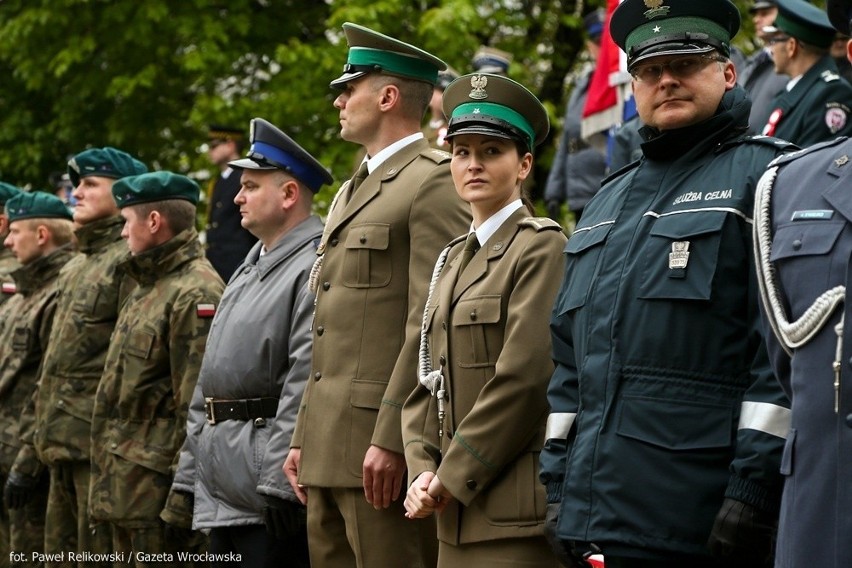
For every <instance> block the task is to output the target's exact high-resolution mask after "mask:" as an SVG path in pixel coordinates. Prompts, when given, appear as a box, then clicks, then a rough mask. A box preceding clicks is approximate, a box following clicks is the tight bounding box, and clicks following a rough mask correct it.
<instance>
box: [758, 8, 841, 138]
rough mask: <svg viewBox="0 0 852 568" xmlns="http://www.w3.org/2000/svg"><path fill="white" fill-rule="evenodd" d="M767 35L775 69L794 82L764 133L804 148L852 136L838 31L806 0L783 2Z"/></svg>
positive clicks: (777, 103) (781, 96) (774, 105)
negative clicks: (835, 54) (835, 53)
mask: <svg viewBox="0 0 852 568" xmlns="http://www.w3.org/2000/svg"><path fill="white" fill-rule="evenodd" d="M764 32H765V33H766V34H767V42H768V43H769V47H770V49H771V50H772V59H773V60H774V61H775V71H776V72H778V73H784V74H786V75H789V76H790V77H792V79H790V81H789V82H788V83H787V87H786V89H785V90H783V91H782V92H781V93H780V94H779V95H778V96H777V97H776V98H775V100H774V101H773V102H772V104H771V107H772V111H771V113H770V114H769V118H768V119H767V122H766V126H764V128H763V133H764V134H766V135H768V136H776V137H778V138H783V139H785V140H789V141H790V142H793V143H794V144H797V145H799V146H801V147H802V148H804V147H806V146H810V145H811V144H816V143H817V142H823V141H826V140H832V139H834V138H836V137H837V136H848V135H850V134H852V120H850V119H852V86H850V85H849V83H847V82H846V81H845V80H844V79H843V78H842V77H841V76H840V73H839V72H838V70H837V65H836V64H835V63H834V60H833V59H832V58H831V54H830V53H829V48H830V47H831V44H832V42H833V41H834V36H835V35H836V34H837V32H836V31H835V29H834V28H833V27H832V26H831V22H829V21H828V16H826V15H825V12H823V11H822V10H820V9H819V8H817V7H816V6H814V5H812V4H810V3H809V2H807V1H806V0H778V15H777V16H776V17H775V23H774V24H773V25H772V26H770V27H767V28H765V29H764Z"/></svg>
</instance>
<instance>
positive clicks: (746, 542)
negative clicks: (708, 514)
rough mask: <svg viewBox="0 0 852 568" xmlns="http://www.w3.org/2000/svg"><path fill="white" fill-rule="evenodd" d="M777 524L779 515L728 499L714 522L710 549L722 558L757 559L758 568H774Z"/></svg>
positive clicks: (709, 543) (755, 560)
mask: <svg viewBox="0 0 852 568" xmlns="http://www.w3.org/2000/svg"><path fill="white" fill-rule="evenodd" d="M777 521H778V519H777V516H776V515H772V514H769V513H766V512H765V511H761V510H760V509H757V508H755V507H753V506H751V505H747V504H746V503H743V502H742V501H737V500H736V499H729V498H727V497H726V498H725V501H724V502H723V503H722V508H721V509H720V510H719V513H718V514H717V515H716V520H715V521H714V522H713V530H712V531H711V532H710V538H709V539H708V540H707V548H709V549H710V552H711V553H712V554H713V556H716V557H719V558H724V557H731V556H734V555H736V556H737V557H740V558H750V559H754V562H753V563H754V564H755V565H763V564H765V565H771V561H772V558H773V555H774V536H775V527H776V523H777Z"/></svg>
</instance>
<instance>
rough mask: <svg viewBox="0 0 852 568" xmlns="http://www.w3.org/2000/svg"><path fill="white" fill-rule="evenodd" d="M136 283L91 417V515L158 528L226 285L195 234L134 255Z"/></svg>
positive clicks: (127, 264)
mask: <svg viewBox="0 0 852 568" xmlns="http://www.w3.org/2000/svg"><path fill="white" fill-rule="evenodd" d="M119 269H120V270H126V271H127V274H128V275H129V276H130V277H131V278H133V279H134V280H136V282H137V284H138V286H137V288H136V289H135V290H133V291H132V292H131V293H130V295H129V296H128V298H127V301H126V302H125V304H124V305H123V306H122V308H121V311H120V312H119V314H118V321H117V322H116V325H115V331H114V332H113V336H112V341H111V343H110V346H109V350H108V352H107V357H106V363H105V365H104V374H103V377H102V378H101V381H100V384H99V385H98V388H97V392H96V395H95V406H94V411H93V415H92V445H93V447H96V448H99V449H100V451H98V452H93V453H92V481H91V485H90V487H91V491H90V495H89V497H90V498H89V514H90V516H91V517H92V518H93V519H94V520H96V521H110V522H112V523H115V524H118V525H120V526H124V527H128V528H134V527H135V528H139V527H150V526H155V525H156V524H158V523H159V522H160V521H159V519H158V516H159V514H160V512H161V510H162V509H163V507H164V505H165V501H166V497H167V495H168V492H169V487H170V486H171V483H172V477H173V475H174V471H175V467H176V464H177V458H178V455H179V451H180V448H181V445H182V444H183V440H184V438H185V437H186V416H187V409H188V406H189V401H190V399H191V397H192V392H193V390H194V388H195V383H196V381H197V380H198V371H199V368H200V367H201V359H202V355H203V354H204V345H205V342H206V340H207V333H208V331H209V329H210V322H211V321H212V317H213V313H214V312H215V307H216V305H218V303H219V299H220V298H221V296H222V291H223V289H224V284H223V283H222V280H221V278H219V275H218V274H217V273H216V271H215V270H214V269H213V266H212V265H211V264H210V262H209V261H208V260H207V259H206V258H204V249H203V247H202V245H201V243H200V242H199V241H198V234H197V233H196V232H195V230H194V229H191V230H188V231H184V232H182V233H180V234H178V235H177V236H175V237H174V238H173V239H171V240H170V241H168V242H167V243H165V244H163V245H161V246H159V247H156V248H153V249H151V250H148V251H146V252H144V253H141V254H139V255H137V256H129V257H128V258H127V259H126V260H125V261H124V262H122V263H121V264H120V265H119Z"/></svg>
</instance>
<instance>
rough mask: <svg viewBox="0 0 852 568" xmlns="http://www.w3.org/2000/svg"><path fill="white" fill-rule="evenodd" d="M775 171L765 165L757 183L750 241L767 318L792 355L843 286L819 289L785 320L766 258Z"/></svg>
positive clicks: (812, 333)
mask: <svg viewBox="0 0 852 568" xmlns="http://www.w3.org/2000/svg"><path fill="white" fill-rule="evenodd" d="M777 175H778V167H777V166H775V167H772V168H769V169H768V170H766V173H764V174H763V176H762V177H761V178H760V181H759V182H758V184H757V191H756V193H755V208H754V229H753V230H754V239H753V240H754V243H753V244H754V252H755V257H756V258H757V262H758V267H757V282H758V285H759V287H760V296H761V300H762V301H763V305H764V307H765V308H766V316H767V319H768V320H769V324H770V326H771V327H772V331H773V332H774V333H775V335H776V336H777V337H778V339H779V340H780V341H781V345H782V347H783V348H784V350H785V351H786V352H787V354H788V355H792V350H793V349H795V348H797V347H800V346H802V345H804V344H806V343H807V342H808V341H810V340H811V339H812V338H813V337H814V336H815V335H816V334H817V333H818V332H819V331H820V330H821V329H822V328H823V327H824V326H825V324H826V323H827V322H828V319H829V318H830V317H831V314H832V313H834V310H835V309H837V306H839V305H840V304H841V303H842V302H843V301H844V298H845V296H846V287H845V286H835V287H834V288H832V289H830V290H827V291H825V292H823V293H822V294H821V295H820V296H819V297H818V298H817V299H816V300H814V303H813V304H811V306H810V307H809V308H808V309H807V310H806V311H805V313H803V314H802V316H801V317H800V318H799V319H798V320H796V321H794V322H790V321H788V320H787V315H786V314H785V312H784V307H783V305H782V303H781V298H780V297H779V292H778V285H777V275H776V273H775V268H774V267H773V266H772V263H771V262H770V260H769V255H770V246H771V244H772V231H771V224H770V223H771V214H770V201H771V198H772V184H773V183H774V182H775V177H776V176H777Z"/></svg>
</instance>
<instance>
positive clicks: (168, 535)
mask: <svg viewBox="0 0 852 568" xmlns="http://www.w3.org/2000/svg"><path fill="white" fill-rule="evenodd" d="M163 524H164V525H165V526H164V527H163V536H164V537H165V539H166V542H181V543H186V542H189V541H190V540H191V539H192V537H193V536H194V535H195V531H193V530H192V529H188V528H186V527H179V526H177V525H170V524H169V523H163Z"/></svg>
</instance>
